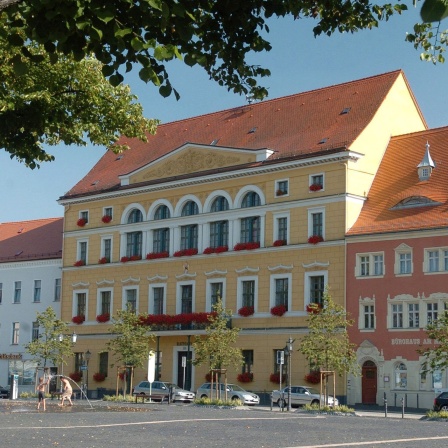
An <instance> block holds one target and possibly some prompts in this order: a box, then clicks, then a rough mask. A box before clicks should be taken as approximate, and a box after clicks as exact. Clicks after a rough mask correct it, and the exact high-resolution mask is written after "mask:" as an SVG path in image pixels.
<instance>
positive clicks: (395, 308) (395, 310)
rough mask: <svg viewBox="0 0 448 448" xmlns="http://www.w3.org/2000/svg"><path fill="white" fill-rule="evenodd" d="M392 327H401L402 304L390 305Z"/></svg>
mask: <svg viewBox="0 0 448 448" xmlns="http://www.w3.org/2000/svg"><path fill="white" fill-rule="evenodd" d="M392 327H393V328H403V305H402V304H401V303H400V304H396V305H392Z"/></svg>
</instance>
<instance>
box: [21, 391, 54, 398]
mask: <svg viewBox="0 0 448 448" xmlns="http://www.w3.org/2000/svg"><path fill="white" fill-rule="evenodd" d="M50 397H51V394H48V393H46V394H45V398H50ZM19 398H23V399H27V398H37V392H29V391H28V392H20V395H19Z"/></svg>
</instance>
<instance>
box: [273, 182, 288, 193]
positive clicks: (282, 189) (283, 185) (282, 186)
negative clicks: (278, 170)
mask: <svg viewBox="0 0 448 448" xmlns="http://www.w3.org/2000/svg"><path fill="white" fill-rule="evenodd" d="M285 194H288V181H287V180H279V181H277V188H276V190H275V195H276V196H283V195H285Z"/></svg>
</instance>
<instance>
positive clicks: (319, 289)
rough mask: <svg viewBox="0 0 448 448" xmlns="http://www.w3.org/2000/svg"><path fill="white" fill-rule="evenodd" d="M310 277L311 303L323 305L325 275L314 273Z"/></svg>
mask: <svg viewBox="0 0 448 448" xmlns="http://www.w3.org/2000/svg"><path fill="white" fill-rule="evenodd" d="M309 279H310V303H318V304H319V305H323V297H324V292H325V278H324V276H323V275H312V276H310V277H309Z"/></svg>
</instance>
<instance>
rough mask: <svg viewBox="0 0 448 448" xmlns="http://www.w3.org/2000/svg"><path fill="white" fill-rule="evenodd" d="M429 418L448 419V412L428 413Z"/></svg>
mask: <svg viewBox="0 0 448 448" xmlns="http://www.w3.org/2000/svg"><path fill="white" fill-rule="evenodd" d="M426 417H428V418H448V411H428V412H427V413H426Z"/></svg>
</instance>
